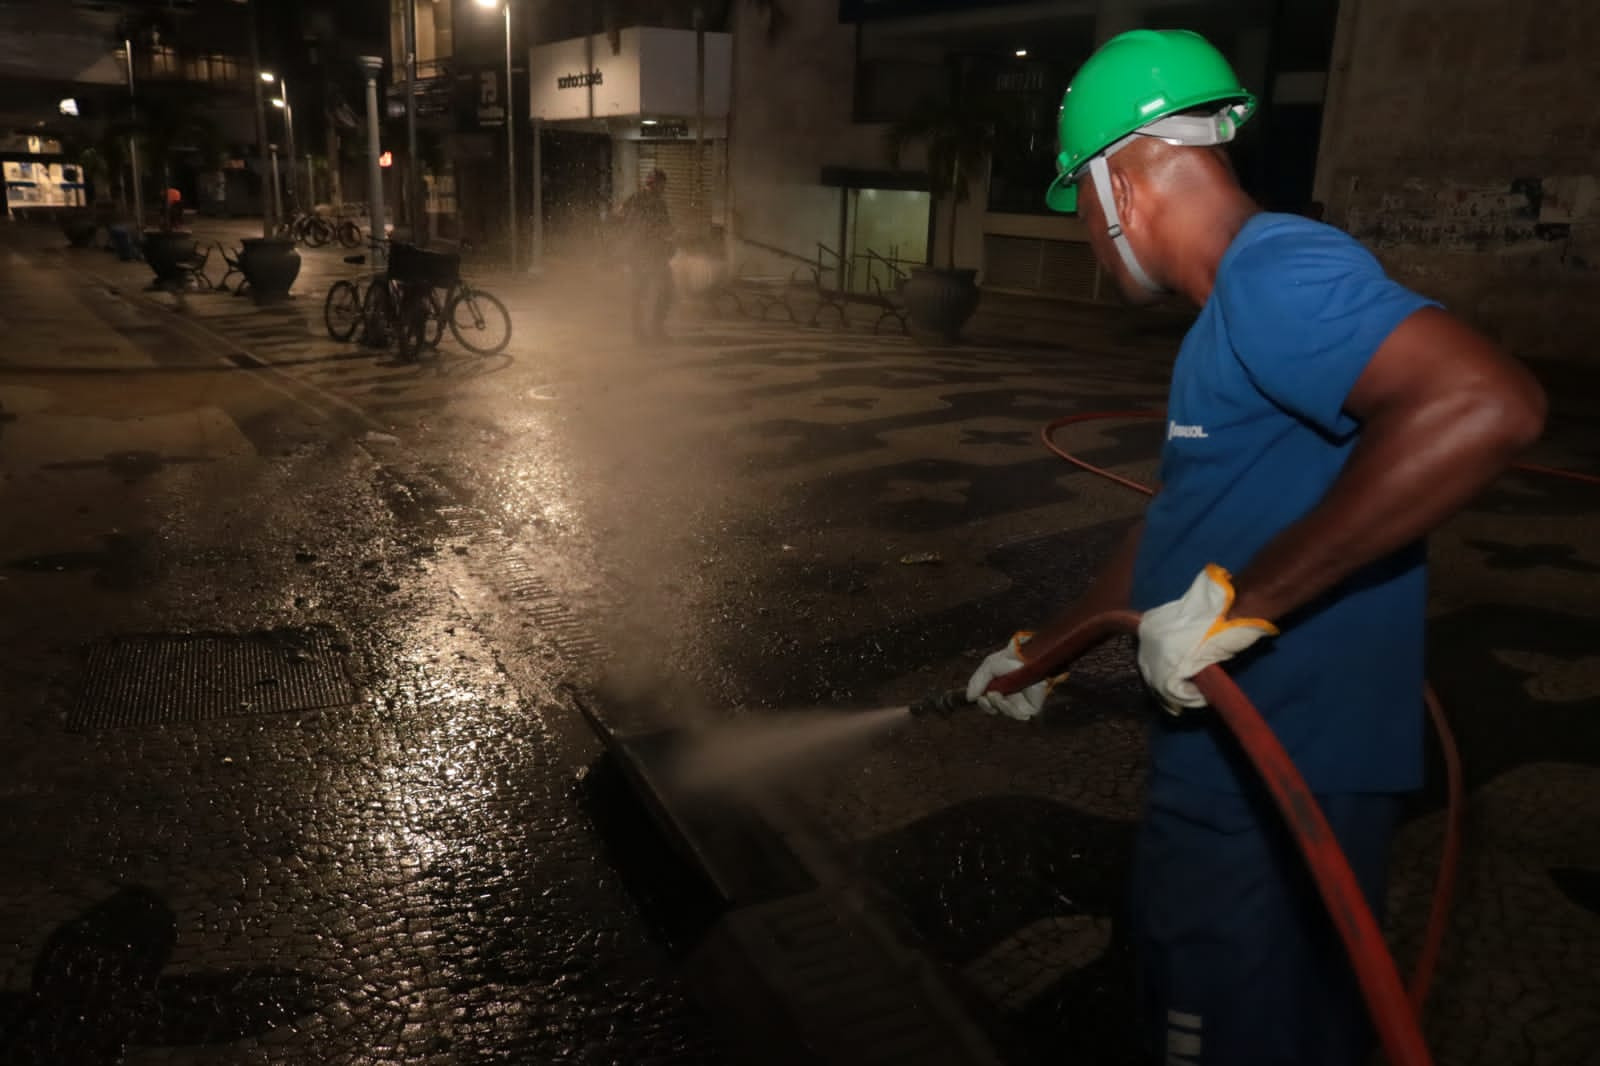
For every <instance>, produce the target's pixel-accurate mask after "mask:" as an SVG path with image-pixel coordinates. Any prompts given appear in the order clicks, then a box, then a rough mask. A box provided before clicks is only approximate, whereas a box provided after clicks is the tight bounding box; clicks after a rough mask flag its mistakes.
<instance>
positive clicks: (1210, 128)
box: [1089, 104, 1249, 296]
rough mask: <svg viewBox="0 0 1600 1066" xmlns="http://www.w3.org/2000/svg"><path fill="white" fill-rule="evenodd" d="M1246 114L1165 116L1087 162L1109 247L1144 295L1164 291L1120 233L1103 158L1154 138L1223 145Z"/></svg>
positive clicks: (1229, 110)
mask: <svg viewBox="0 0 1600 1066" xmlns="http://www.w3.org/2000/svg"><path fill="white" fill-rule="evenodd" d="M1248 113H1249V112H1248V109H1247V108H1246V107H1245V106H1244V105H1243V104H1228V105H1227V106H1225V107H1222V108H1220V109H1218V110H1217V111H1215V112H1213V113H1211V114H1209V115H1168V116H1167V117H1166V118H1163V119H1157V120H1156V121H1155V122H1152V123H1150V124H1149V125H1147V126H1143V127H1141V128H1139V129H1137V130H1134V131H1133V132H1132V133H1130V134H1128V135H1127V136H1126V137H1124V138H1122V140H1120V141H1117V142H1116V143H1114V144H1112V145H1110V146H1109V147H1107V148H1106V150H1105V151H1103V152H1101V153H1100V154H1099V155H1097V156H1095V157H1094V158H1093V159H1091V160H1089V173H1090V174H1091V175H1093V176H1094V191H1095V195H1096V196H1098V197H1099V198H1100V206H1101V208H1102V209H1103V210H1104V211H1105V213H1106V233H1107V234H1108V235H1110V237H1111V243H1112V244H1115V245H1116V246H1117V254H1118V255H1119V256H1121V257H1122V265H1123V266H1125V267H1127V268H1128V274H1129V276H1131V277H1132V278H1133V280H1134V283H1135V284H1137V285H1138V286H1139V287H1140V288H1141V289H1143V290H1144V291H1146V292H1149V293H1154V294H1155V295H1157V296H1160V295H1164V294H1165V293H1166V292H1167V289H1166V288H1165V287H1164V286H1161V285H1157V284H1156V283H1155V282H1154V281H1152V280H1151V278H1150V275H1149V274H1147V273H1145V270H1144V267H1142V266H1140V265H1139V257H1138V256H1136V255H1134V254H1133V245H1132V244H1130V243H1128V235H1127V234H1125V233H1123V232H1122V216H1121V215H1119V214H1117V201H1116V197H1114V196H1113V195H1112V193H1111V167H1110V166H1109V165H1107V163H1106V159H1107V157H1109V156H1111V155H1113V154H1115V153H1116V152H1118V151H1120V150H1121V149H1123V148H1126V147H1127V146H1128V145H1130V144H1132V143H1133V142H1134V140H1135V139H1137V138H1139V137H1155V138H1158V139H1159V140H1163V141H1166V142H1167V143H1168V144H1171V145H1187V146H1190V147H1205V146H1208V145H1216V144H1227V143H1228V142H1229V141H1231V140H1233V138H1234V134H1236V133H1237V132H1238V131H1239V123H1240V122H1241V121H1242V120H1243V119H1244V118H1246V117H1247V116H1248Z"/></svg>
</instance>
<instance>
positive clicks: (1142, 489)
mask: <svg viewBox="0 0 1600 1066" xmlns="http://www.w3.org/2000/svg"><path fill="white" fill-rule="evenodd" d="M1165 417H1166V412H1165V411H1163V410H1158V409H1155V408H1142V409H1134V410H1123V411H1089V412H1086V413H1082V414H1076V415H1066V416H1065V417H1062V418H1058V419H1055V420H1054V421H1052V422H1050V423H1049V424H1048V425H1046V426H1045V427H1044V431H1043V432H1042V434H1041V438H1042V439H1043V441H1044V446H1045V447H1046V448H1048V449H1050V451H1052V452H1054V453H1055V454H1056V455H1058V456H1060V457H1061V458H1063V459H1065V460H1066V461H1067V462H1069V463H1071V464H1072V465H1074V466H1076V467H1079V468H1080V469H1083V470H1087V471H1088V472H1089V473H1091V474H1096V475H1098V476H1100V477H1103V478H1106V479H1107V480H1109V481H1114V482H1116V483H1117V484H1119V485H1123V486H1125V487H1127V488H1130V489H1132V490H1134V491H1135V492H1139V493H1142V494H1144V495H1146V496H1153V495H1155V490H1153V489H1152V488H1150V486H1148V485H1145V484H1141V483H1140V482H1137V481H1134V480H1132V479H1130V478H1125V477H1122V476H1121V475H1119V474H1113V473H1112V472H1111V471H1109V470H1106V469H1105V468H1103V467H1098V466H1095V465H1094V464H1092V463H1087V462H1085V461H1083V460H1082V459H1079V458H1078V457H1077V456H1075V455H1073V454H1072V453H1071V452H1068V451H1066V450H1065V449H1063V448H1062V447H1060V446H1059V445H1057V444H1056V442H1055V439H1054V434H1055V432H1056V430H1058V429H1060V428H1062V427H1063V426H1070V425H1073V424H1075V423H1079V422H1099V421H1107V420H1113V419H1116V420H1123V419H1136V418H1144V419H1150V418H1165ZM1513 469H1517V470H1523V471H1527V472H1530V473H1538V474H1550V475H1553V476H1556V477H1565V478H1569V479H1572V480H1575V481H1593V482H1596V483H1597V484H1600V478H1594V477H1591V476H1590V475H1588V474H1580V473H1577V472H1576V471H1572V470H1560V469H1557V468H1555V467H1544V466H1535V465H1532V464H1526V463H1524V464H1519V465H1518V466H1516V467H1514V468H1513ZM1074 657H1075V656H1074ZM1057 661H1058V662H1065V661H1067V660H1066V659H1058V660H1057ZM1423 701H1424V703H1426V705H1427V708H1428V716H1429V718H1430V719H1431V720H1432V722H1433V728H1434V732H1435V733H1436V734H1437V735H1438V737H1439V748H1440V751H1441V753H1442V755H1443V759H1444V772H1445V795H1446V804H1445V827H1444V844H1443V847H1442V849H1441V851H1440V855H1439V872H1438V874H1437V875H1436V877H1435V879H1434V888H1433V900H1432V903H1431V904H1430V905H1429V909H1428V923H1427V926H1426V927H1425V929H1424V931H1423V936H1422V947H1421V948H1420V950H1419V951H1418V952H1417V961H1416V963H1415V965H1414V966H1413V968H1412V971H1411V982H1410V985H1409V994H1410V998H1411V1005H1412V1007H1413V1008H1414V1009H1415V1010H1416V1011H1417V1013H1418V1014H1420V1013H1421V1012H1422V1007H1423V1004H1425V1003H1426V1002H1427V1000H1428V992H1429V991H1430V989H1431V988H1432V986H1433V977H1434V973H1435V971H1436V970H1437V969H1438V965H1439V954H1440V952H1441V951H1442V950H1443V947H1444V937H1445V933H1446V932H1447V931H1448V930H1449V926H1450V903H1451V900H1452V899H1453V898H1454V896H1455V883H1456V869H1457V867H1458V866H1459V864H1460V859H1461V825H1462V819H1463V817H1464V813H1465V796H1464V789H1463V786H1462V782H1461V753H1460V752H1459V750H1458V749H1457V747H1456V738H1455V734H1454V732H1452V731H1451V729H1450V722H1449V720H1448V719H1447V718H1446V717H1445V713H1444V708H1443V707H1442V706H1441V705H1440V703H1439V698H1438V696H1437V695H1436V694H1435V693H1434V691H1433V686H1432V685H1429V686H1427V687H1426V688H1425V689H1424V690H1423Z"/></svg>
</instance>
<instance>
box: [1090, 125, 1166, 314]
mask: <svg viewBox="0 0 1600 1066" xmlns="http://www.w3.org/2000/svg"><path fill="white" fill-rule="evenodd" d="M1089 174H1090V175H1091V176H1092V177H1093V178H1094V192H1095V195H1096V196H1098V197H1099V198H1100V207H1101V209H1102V210H1104V211H1105V214H1106V233H1107V235H1108V236H1110V238H1111V243H1112V244H1115V245H1116V246H1117V254H1118V255H1119V256H1121V257H1122V265H1123V266H1125V267H1127V268H1128V274H1129V276H1130V277H1132V278H1133V281H1134V284H1136V285H1138V286H1139V287H1140V288H1141V289H1143V290H1144V291H1145V292H1148V293H1153V294H1156V295H1160V294H1162V293H1165V292H1166V291H1167V290H1166V289H1165V288H1163V287H1162V286H1160V285H1157V284H1156V283H1155V282H1154V281H1152V280H1151V279H1150V275H1149V274H1146V273H1145V271H1144V267H1142V266H1140V265H1139V257H1138V256H1136V255H1134V254H1133V245H1132V244H1130V243H1128V235H1127V234H1126V233H1123V232H1122V216H1121V215H1119V214H1117V201H1116V197H1115V196H1113V195H1112V192H1111V167H1110V166H1109V165H1107V163H1106V157H1105V156H1104V155H1097V156H1095V157H1094V158H1093V159H1091V160H1089Z"/></svg>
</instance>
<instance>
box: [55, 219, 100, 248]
mask: <svg viewBox="0 0 1600 1066" xmlns="http://www.w3.org/2000/svg"><path fill="white" fill-rule="evenodd" d="M59 221H60V224H61V233H62V235H63V236H64V237H66V238H67V244H68V245H69V246H71V247H73V248H87V247H89V246H90V245H91V244H93V243H94V235H95V231H97V230H98V229H99V228H100V220H99V219H97V218H95V216H94V215H93V214H91V213H90V212H88V211H68V212H66V213H64V214H63V215H62V216H61V218H60V220H59Z"/></svg>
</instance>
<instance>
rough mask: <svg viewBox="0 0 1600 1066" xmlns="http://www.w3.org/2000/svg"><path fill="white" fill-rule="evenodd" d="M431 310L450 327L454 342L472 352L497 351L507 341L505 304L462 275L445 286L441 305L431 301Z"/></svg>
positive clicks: (496, 352) (477, 353)
mask: <svg viewBox="0 0 1600 1066" xmlns="http://www.w3.org/2000/svg"><path fill="white" fill-rule="evenodd" d="M429 299H430V300H433V299H434V297H432V296H431V295H430V296H429ZM434 312H435V314H437V315H438V318H439V321H440V322H442V323H443V324H444V325H448V326H449V327H450V335H451V336H452V337H454V338H455V339H456V343H457V344H459V345H461V347H463V348H465V349H466V350H467V351H469V352H472V353H474V354H476V355H499V354H500V353H501V352H503V351H504V350H505V347H506V345H508V344H510V343H511V315H510V313H509V312H508V311H507V310H506V305H505V304H503V303H501V302H500V299H499V297H497V296H495V295H493V294H492V293H487V292H484V291H483V290H482V289H480V288H477V287H476V286H474V285H473V284H472V283H471V282H469V281H467V280H466V279H465V278H458V279H457V281H456V283H455V284H454V285H452V286H450V287H449V288H448V289H446V290H445V296H444V304H443V307H442V309H441V308H439V307H438V305H437V304H435V305H434ZM440 333H443V328H442V327H441V329H440Z"/></svg>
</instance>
